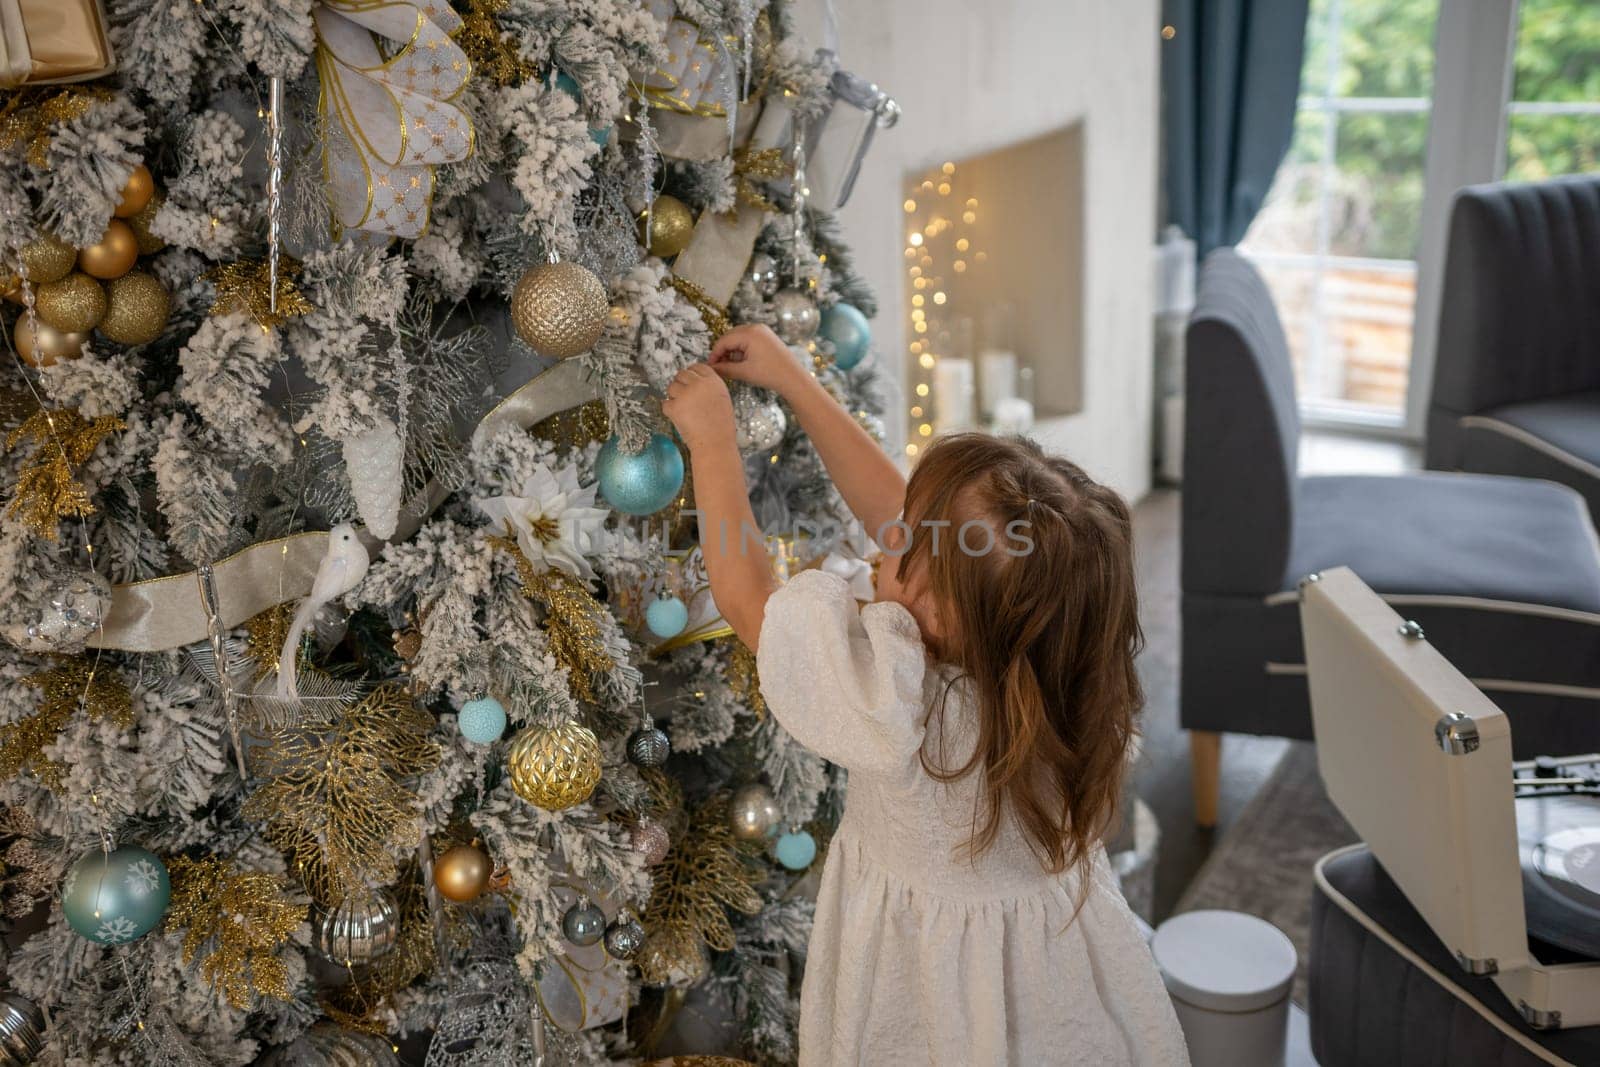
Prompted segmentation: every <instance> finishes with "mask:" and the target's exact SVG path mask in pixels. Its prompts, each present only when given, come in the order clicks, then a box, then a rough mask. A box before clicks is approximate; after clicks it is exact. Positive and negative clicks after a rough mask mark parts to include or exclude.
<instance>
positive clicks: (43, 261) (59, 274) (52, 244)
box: [17, 234, 78, 285]
mask: <svg viewBox="0 0 1600 1067" xmlns="http://www.w3.org/2000/svg"><path fill="white" fill-rule="evenodd" d="M17 258H19V259H21V260H22V274H23V276H24V277H25V278H27V279H28V280H29V281H30V282H32V283H33V284H34V285H47V284H49V283H50V282H59V281H60V280H61V279H62V278H65V277H66V276H67V275H69V274H71V273H72V267H73V265H74V264H76V263H77V262H78V250H77V249H76V248H73V247H72V246H71V245H69V244H67V242H65V241H63V240H61V239H60V238H59V237H55V236H53V235H51V234H45V235H44V236H43V237H40V238H39V239H38V240H35V241H30V242H29V243H28V244H25V245H23V246H22V248H21V249H19V250H18V252H17Z"/></svg>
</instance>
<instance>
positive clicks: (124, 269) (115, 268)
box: [78, 219, 139, 281]
mask: <svg viewBox="0 0 1600 1067" xmlns="http://www.w3.org/2000/svg"><path fill="white" fill-rule="evenodd" d="M137 262H139V239H138V237H136V236H134V232H133V228H132V227H131V226H129V225H128V224H127V223H126V222H123V221H122V220H121V219H112V220H111V221H110V222H109V223H107V224H106V232H105V233H104V234H103V235H102V236H101V238H100V240H98V241H96V242H95V243H94V244H92V245H88V246H86V247H85V248H82V249H80V250H79V252H78V269H79V270H81V271H83V273H85V274H87V275H89V276H90V277H91V278H100V279H102V280H103V281H110V280H111V279H112V278H120V277H122V276H123V275H124V274H126V273H128V272H129V271H130V270H132V269H133V265H134V264H135V263H137Z"/></svg>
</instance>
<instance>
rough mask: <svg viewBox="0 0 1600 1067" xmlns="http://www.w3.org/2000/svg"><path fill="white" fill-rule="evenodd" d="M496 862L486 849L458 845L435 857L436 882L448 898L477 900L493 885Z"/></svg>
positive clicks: (443, 894) (464, 900)
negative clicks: (491, 883)
mask: <svg viewBox="0 0 1600 1067" xmlns="http://www.w3.org/2000/svg"><path fill="white" fill-rule="evenodd" d="M493 875H494V866H493V865H492V864H491V863H490V862H489V857H488V856H487V855H485V854H484V851H483V849H481V848H473V847H472V846H471V845H457V846H455V847H454V848H451V849H447V850H446V851H445V853H444V855H442V856H440V857H439V858H438V859H436V860H434V861H433V884H434V885H435V886H437V887H438V889H439V894H440V895H441V896H443V897H444V898H445V899H446V900H453V901H456V902H457V903H466V902H467V901H469V900H477V899H478V898H479V897H481V896H482V895H483V891H484V890H486V889H488V888H489V879H490V878H491V877H493Z"/></svg>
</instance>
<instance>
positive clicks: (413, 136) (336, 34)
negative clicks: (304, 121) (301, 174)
mask: <svg viewBox="0 0 1600 1067" xmlns="http://www.w3.org/2000/svg"><path fill="white" fill-rule="evenodd" d="M313 18H314V20H315V21H316V26H317V53H316V59H317V74H318V76H319V77H320V78H321V80H322V97H321V100H320V106H321V109H322V116H323V127H324V137H325V150H324V154H323V168H324V171H325V175H324V176H325V178H326V180H327V182H328V189H329V195H330V199H331V201H332V204H333V209H334V216H335V218H336V219H337V220H338V222H339V224H340V225H341V226H343V227H345V228H347V229H355V230H367V231H371V232H373V233H379V234H386V235H389V236H394V237H416V236H418V235H419V234H421V233H422V231H423V230H424V229H426V228H427V225H428V214H429V209H430V206H431V205H432V203H433V168H434V166H436V165H437V164H440V163H455V162H459V161H460V160H463V159H466V158H467V157H468V156H470V155H471V154H472V148H473V130H472V120H471V119H470V118H469V117H468V116H467V113H466V112H465V111H462V110H461V109H460V108H459V107H457V106H456V105H455V104H453V103H451V101H452V100H454V99H455V98H456V97H458V96H459V95H461V92H462V90H463V89H464V88H465V87H466V84H467V79H468V78H469V77H470V76H471V74H472V63H471V61H470V60H468V59H467V54H466V53H465V52H463V51H462V50H461V48H460V46H459V45H457V44H456V43H455V42H454V41H453V40H451V39H450V36H449V35H450V33H451V32H453V31H454V30H455V29H456V28H457V27H459V26H460V25H461V17H460V16H459V15H457V14H456V13H455V12H454V11H452V10H451V9H450V6H449V5H448V4H446V3H444V2H443V0H421V2H419V3H410V2H389V0H322V2H321V3H319V4H318V5H317V9H316V11H315V13H314V15H313ZM380 41H386V42H390V43H391V44H394V43H398V48H392V47H391V48H389V49H385V48H384V47H381V46H380Z"/></svg>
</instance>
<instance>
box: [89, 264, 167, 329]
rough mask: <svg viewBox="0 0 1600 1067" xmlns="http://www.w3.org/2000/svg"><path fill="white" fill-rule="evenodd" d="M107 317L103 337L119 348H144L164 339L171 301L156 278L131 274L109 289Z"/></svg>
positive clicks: (114, 283)
mask: <svg viewBox="0 0 1600 1067" xmlns="http://www.w3.org/2000/svg"><path fill="white" fill-rule="evenodd" d="M106 292H107V294H108V296H107V300H106V315H105V318H104V319H102V320H101V321H100V333H101V335H102V336H103V337H105V339H106V340H108V341H115V342H117V343H118V344H119V345H144V344H149V343H150V342H151V341H154V340H155V339H156V338H157V337H160V336H161V331H162V330H163V329H165V328H166V325H167V315H168V314H169V313H170V312H171V311H172V297H171V296H170V295H169V294H168V293H167V287H166V286H164V285H162V284H161V283H160V282H159V281H157V280H156V279H155V277H154V276H153V275H149V274H145V273H144V272H143V271H137V270H136V271H131V272H129V273H127V274H124V275H123V276H122V277H120V278H118V279H117V280H116V281H114V282H111V283H110V284H109V285H107V286H106Z"/></svg>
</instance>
